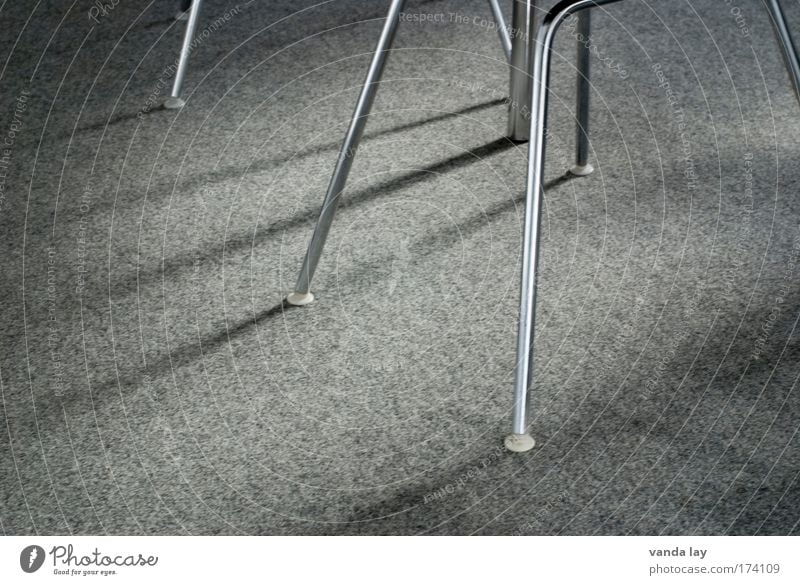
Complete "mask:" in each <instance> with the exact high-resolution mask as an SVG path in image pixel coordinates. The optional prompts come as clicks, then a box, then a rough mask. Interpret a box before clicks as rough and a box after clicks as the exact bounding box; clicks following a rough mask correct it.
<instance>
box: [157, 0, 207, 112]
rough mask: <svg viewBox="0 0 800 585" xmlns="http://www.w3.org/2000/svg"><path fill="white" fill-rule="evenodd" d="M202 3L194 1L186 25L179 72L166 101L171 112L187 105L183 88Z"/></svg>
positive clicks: (197, 0) (179, 60) (165, 105)
mask: <svg viewBox="0 0 800 585" xmlns="http://www.w3.org/2000/svg"><path fill="white" fill-rule="evenodd" d="M202 3H203V2H202V0H193V1H192V7H191V9H190V10H189V22H187V23H186V32H185V33H184V35H183V45H182V46H181V56H180V58H179V59H178V70H177V71H176V72H175V81H174V82H173V83H172V91H171V92H170V94H169V97H168V98H167V99H166V100H165V101H164V107H165V108H167V109H170V110H174V109H177V108H182V107H183V106H184V104H185V102H184V101H183V100H182V99H181V88H182V87H183V79H184V77H186V69H187V67H188V66H189V53H191V52H192V40H193V39H194V33H195V30H197V21H198V18H199V16H200V6H201V4H202Z"/></svg>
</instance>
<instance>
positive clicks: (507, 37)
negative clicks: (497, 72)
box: [489, 0, 511, 63]
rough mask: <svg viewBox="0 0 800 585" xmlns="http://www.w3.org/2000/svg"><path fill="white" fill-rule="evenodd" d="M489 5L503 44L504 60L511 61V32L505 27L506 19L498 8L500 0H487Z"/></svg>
mask: <svg viewBox="0 0 800 585" xmlns="http://www.w3.org/2000/svg"><path fill="white" fill-rule="evenodd" d="M489 5H490V6H491V7H492V16H494V23H495V25H496V26H497V34H498V35H499V36H500V42H501V43H502V45H503V52H504V53H505V54H506V61H508V62H509V63H510V62H511V34H510V33H509V32H508V27H506V19H505V18H504V17H503V11H502V10H501V8H500V0H489Z"/></svg>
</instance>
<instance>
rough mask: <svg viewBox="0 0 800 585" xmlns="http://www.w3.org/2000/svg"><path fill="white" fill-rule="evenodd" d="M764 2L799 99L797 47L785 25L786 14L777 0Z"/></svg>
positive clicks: (799, 79) (799, 77) (799, 73)
mask: <svg viewBox="0 0 800 585" xmlns="http://www.w3.org/2000/svg"><path fill="white" fill-rule="evenodd" d="M765 4H766V5H767V10H769V14H770V16H771V18H770V20H771V21H772V25H773V28H774V30H775V36H776V37H777V38H778V44H779V45H780V46H781V50H782V51H783V60H784V62H785V63H786V69H787V70H788V72H789V77H790V78H791V79H792V86H793V87H794V93H795V96H796V97H797V99H798V101H800V61H798V58H797V47H796V46H795V44H794V41H793V40H792V34H791V33H790V32H789V28H788V27H787V26H786V16H785V15H784V14H783V9H782V8H781V3H780V1H779V0H765Z"/></svg>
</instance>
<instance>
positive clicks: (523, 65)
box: [508, 0, 536, 142]
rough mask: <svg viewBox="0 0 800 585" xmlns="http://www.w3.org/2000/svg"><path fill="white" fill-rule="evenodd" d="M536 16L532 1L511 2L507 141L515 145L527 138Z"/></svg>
mask: <svg viewBox="0 0 800 585" xmlns="http://www.w3.org/2000/svg"><path fill="white" fill-rule="evenodd" d="M535 12H536V11H535V3H534V2H533V0H514V6H513V11H512V13H511V78H510V81H509V91H508V94H509V106H508V137H509V138H510V139H511V140H514V141H515V142H525V141H526V140H528V138H529V137H530V120H529V115H528V114H529V112H528V111H527V108H528V105H529V104H530V103H531V85H530V76H529V74H528V69H529V68H528V62H529V61H530V56H531V54H532V51H533V31H534V19H535V17H536V14H535Z"/></svg>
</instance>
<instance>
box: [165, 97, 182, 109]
mask: <svg viewBox="0 0 800 585" xmlns="http://www.w3.org/2000/svg"><path fill="white" fill-rule="evenodd" d="M185 105H186V102H185V101H183V100H182V99H181V98H179V97H172V96H170V97H168V98H167V99H165V100H164V107H165V108H167V109H168V110H180V109H181V108H182V107H183V106H185Z"/></svg>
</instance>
